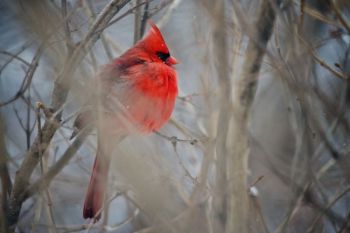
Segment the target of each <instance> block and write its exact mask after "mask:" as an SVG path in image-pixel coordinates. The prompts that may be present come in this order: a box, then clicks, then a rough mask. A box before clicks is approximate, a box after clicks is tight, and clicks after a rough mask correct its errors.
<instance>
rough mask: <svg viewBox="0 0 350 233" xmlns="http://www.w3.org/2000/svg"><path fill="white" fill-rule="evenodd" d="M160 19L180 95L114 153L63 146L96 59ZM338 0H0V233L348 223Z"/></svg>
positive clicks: (268, 228) (345, 96) (307, 228)
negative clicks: (99, 197)
mask: <svg viewBox="0 0 350 233" xmlns="http://www.w3.org/2000/svg"><path fill="white" fill-rule="evenodd" d="M147 19H152V21H153V22H155V23H156V24H157V25H158V26H159V28H160V30H161V31H162V34H163V36H164V38H165V40H166V42H167V45H168V47H169V49H170V52H171V54H172V56H174V57H176V59H177V60H178V61H179V64H178V65H176V70H177V74H178V82H179V96H178V98H177V101H176V107H175V110H174V112H173V114H172V117H171V120H170V122H169V123H168V124H166V125H165V126H164V127H163V128H162V129H161V130H160V131H159V132H157V133H153V134H150V135H147V136H145V135H142V136H130V137H128V138H127V139H125V140H123V141H122V142H121V143H120V144H118V145H117V146H116V148H115V150H114V152H113V161H112V163H111V172H110V176H109V181H108V193H107V195H106V204H105V205H104V208H103V210H102V212H103V217H102V219H101V220H100V221H98V222H96V223H94V222H93V221H88V220H84V219H83V217H82V207H83V200H84V195H85V192H86V188H87V185H88V181H89V177H90V174H91V168H92V164H93V160H94V156H95V153H96V132H92V133H91V134H90V135H88V137H87V138H77V139H73V140H70V139H69V138H70V136H71V133H72V130H73V126H72V125H73V122H74V119H75V117H76V115H77V114H78V113H79V110H80V108H81V106H82V105H83V104H84V100H86V93H89V92H90V91H91V90H89V87H88V85H87V83H89V80H91V79H93V78H94V76H95V75H96V73H97V72H98V70H99V67H100V66H101V65H103V64H106V63H108V62H109V61H111V60H112V59H113V58H116V57H118V56H120V55H121V54H122V53H123V52H124V51H126V50H127V49H128V48H130V47H131V46H132V45H133V44H134V43H135V42H136V41H137V40H139V39H140V38H141V37H142V35H143V34H144V33H147V31H148V30H149V25H148V24H147ZM349 52H350V2H349V1H348V0H240V1H239V0H237V1H235V0H232V1H231V0H230V1H224V0H220V1H210V0H112V1H107V0H97V1H92V0H75V1H73V0H72V1H70V0H61V1H59V0H48V1H41V0H30V1H23V0H13V1H10V0H8V1H6V0H2V1H0V119H1V120H0V179H1V189H0V190H1V195H0V197H1V210H0V229H1V230H0V231H1V232H50V233H55V232H118V233H122V232H123V233H127V232H139V233H140V232H210V233H212V232H215V233H216V232H233V233H236V232H241V233H245V232H308V233H313V232H327V233H328V232H329V233H333V232H338V233H345V232H350V194H349V191H350V158H349V155H350V111H349V107H350V87H349V80H350V66H349V64H350V61H349V58H350V56H349Z"/></svg>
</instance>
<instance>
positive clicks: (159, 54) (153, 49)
mask: <svg viewBox="0 0 350 233" xmlns="http://www.w3.org/2000/svg"><path fill="white" fill-rule="evenodd" d="M148 22H149V24H150V25H151V29H150V31H149V32H148V34H147V35H146V36H145V37H144V38H143V39H142V40H140V41H139V42H138V43H137V44H136V47H139V48H142V49H143V50H144V51H145V52H146V53H147V54H148V55H149V56H150V58H151V60H152V61H153V62H162V63H165V64H167V65H169V66H172V65H175V64H177V63H178V62H177V61H176V59H175V58H174V57H172V56H171V55H170V52H169V49H168V47H167V45H166V43H165V41H164V38H163V36H162V34H161V32H160V30H159V28H158V27H157V26H156V25H155V24H154V23H153V22H152V21H151V20H149V21H148Z"/></svg>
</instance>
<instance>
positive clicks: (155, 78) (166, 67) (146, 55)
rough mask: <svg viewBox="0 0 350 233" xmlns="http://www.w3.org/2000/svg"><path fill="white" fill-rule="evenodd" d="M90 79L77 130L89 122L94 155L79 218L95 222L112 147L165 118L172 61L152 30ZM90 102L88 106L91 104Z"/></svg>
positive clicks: (172, 88)
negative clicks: (88, 96) (92, 127)
mask: <svg viewBox="0 0 350 233" xmlns="http://www.w3.org/2000/svg"><path fill="white" fill-rule="evenodd" d="M149 23H150V25H151V29H150V31H149V32H148V34H147V35H146V36H145V37H144V38H143V39H142V40H140V41H139V42H137V43H136V44H135V46H134V47H132V48H130V49H129V50H127V51H126V52H125V53H124V54H123V55H121V56H120V57H118V58H116V59H114V60H113V61H112V62H111V63H109V64H107V65H105V66H104V67H103V68H102V69H101V71H100V73H99V74H98V75H97V77H96V79H95V80H94V84H96V86H95V88H94V90H93V96H95V97H97V98H94V100H97V101H94V100H92V101H94V102H96V104H93V105H92V107H89V108H88V110H86V111H84V112H82V113H81V114H79V115H78V117H77V119H76V120H75V123H74V126H75V127H76V128H77V129H81V128H82V127H84V126H86V125H87V124H90V123H92V122H95V124H96V125H97V131H98V142H97V154H96V159H95V162H94V165H93V171H92V175H91V178H90V183H89V187H88V190H87V193H86V197H85V202H84V210H83V216H84V218H95V219H97V220H98V219H100V217H101V214H100V210H101V208H102V205H103V200H104V196H105V189H106V187H105V186H106V182H107V178H108V170H109V163H110V156H111V153H112V149H113V145H115V144H116V143H118V142H119V141H120V140H121V139H122V138H124V137H126V136H128V135H130V134H132V133H150V132H153V131H155V130H158V129H160V128H161V127H162V126H163V125H164V124H165V123H166V122H167V121H168V120H169V118H170V115H171V113H172V112H173V109H174V104H175V99H176V96H177V78H176V71H175V69H174V67H173V65H175V64H176V63H177V61H176V59H175V58H174V57H172V56H171V55H170V53H169V50H168V47H167V45H166V44H165V41H164V39H163V36H162V34H161V32H160V31H159V29H158V28H157V26H156V25H155V24H154V23H152V22H149ZM92 101H91V102H92Z"/></svg>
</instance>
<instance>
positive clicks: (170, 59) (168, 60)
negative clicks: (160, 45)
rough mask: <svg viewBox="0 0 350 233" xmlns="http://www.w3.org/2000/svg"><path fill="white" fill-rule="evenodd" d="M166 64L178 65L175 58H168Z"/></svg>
mask: <svg viewBox="0 0 350 233" xmlns="http://www.w3.org/2000/svg"><path fill="white" fill-rule="evenodd" d="M166 63H167V64H168V65H176V64H178V62H177V60H176V59H175V57H172V56H170V57H169V58H168V59H167V60H166Z"/></svg>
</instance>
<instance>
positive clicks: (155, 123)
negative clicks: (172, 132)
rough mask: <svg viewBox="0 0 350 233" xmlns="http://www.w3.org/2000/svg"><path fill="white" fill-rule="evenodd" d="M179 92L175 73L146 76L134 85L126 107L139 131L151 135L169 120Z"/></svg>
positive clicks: (126, 101) (125, 104)
mask: <svg viewBox="0 0 350 233" xmlns="http://www.w3.org/2000/svg"><path fill="white" fill-rule="evenodd" d="M177 92H178V90H177V80H176V74H175V72H174V73H169V72H163V73H159V74H152V75H148V76H147V75H145V76H143V77H142V78H140V79H139V80H137V81H136V82H135V83H134V85H132V88H131V91H130V93H129V94H128V95H127V96H128V99H127V100H125V103H124V106H125V107H126V109H127V111H128V113H129V114H130V116H131V119H132V123H133V124H134V125H135V126H136V127H137V129H138V130H139V131H141V132H144V133H149V132H152V131H154V130H158V129H159V128H161V127H162V126H163V125H164V124H165V123H166V122H167V121H168V120H169V118H170V116H171V113H172V112H173V109H174V105H175V100H176V96H177Z"/></svg>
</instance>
